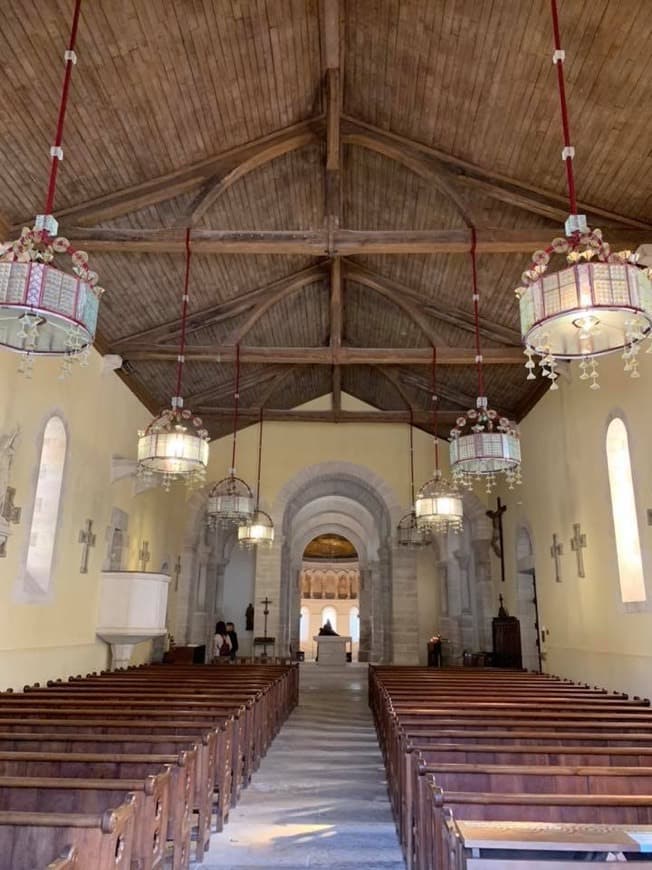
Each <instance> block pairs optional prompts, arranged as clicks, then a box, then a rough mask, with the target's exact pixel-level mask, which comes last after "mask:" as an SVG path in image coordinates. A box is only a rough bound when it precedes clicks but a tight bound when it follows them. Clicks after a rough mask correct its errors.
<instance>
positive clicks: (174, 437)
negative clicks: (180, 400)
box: [138, 408, 209, 486]
mask: <svg viewBox="0 0 652 870" xmlns="http://www.w3.org/2000/svg"><path fill="white" fill-rule="evenodd" d="M208 453H209V444H208V432H207V430H206V429H204V424H203V422H202V420H201V418H200V417H193V415H192V413H191V411H188V410H183V411H182V410H178V409H175V408H167V409H166V410H165V411H163V412H162V413H161V414H159V416H158V417H156V418H155V419H154V420H152V422H151V423H150V424H149V426H148V427H147V429H145V430H144V431H143V432H139V433H138V471H139V474H141V475H142V476H144V477H145V478H147V477H151V476H152V475H160V476H162V478H163V485H164V486H166V485H169V484H170V483H172V481H174V480H188V481H192V482H198V483H199V482H202V481H203V479H204V477H205V474H206V466H207V465H208Z"/></svg>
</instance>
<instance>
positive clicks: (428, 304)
mask: <svg viewBox="0 0 652 870" xmlns="http://www.w3.org/2000/svg"><path fill="white" fill-rule="evenodd" d="M342 266H343V269H344V277H345V278H349V279H350V280H352V281H355V282H357V283H358V284H363V285H365V286H367V287H371V288H377V287H383V288H384V291H385V292H386V293H388V294H393V295H394V296H396V297H401V296H402V297H404V298H406V299H409V300H411V302H413V303H414V305H416V306H419V307H420V308H421V309H422V310H423V312H424V313H426V314H430V315H432V316H433V317H435V318H437V319H438V320H442V321H443V322H444V323H449V324H450V325H451V326H455V327H456V328H457V329H461V330H463V331H464V332H469V333H474V332H475V321H474V318H473V314H471V312H469V311H464V309H462V308H457V307H455V306H452V305H447V306H446V307H443V306H440V305H437V303H436V301H434V300H431V299H428V298H426V297H424V296H423V295H422V294H421V293H419V292H418V291H417V290H414V289H413V288H411V287H407V286H406V285H405V284H401V283H400V282H399V281H395V280H394V279H392V278H386V277H385V276H384V275H380V274H379V273H378V272H374V271H373V270H372V269H367V268H366V267H365V266H361V265H360V264H359V263H355V262H353V261H351V260H347V259H344V260H343V262H342ZM480 335H482V336H483V338H487V339H489V341H496V342H498V343H499V344H508V345H509V344H517V343H518V342H519V341H520V338H521V336H520V333H519V332H518V331H517V330H515V329H510V328H509V327H507V326H503V325H502V324H500V323H496V322H494V321H490V320H489V321H488V320H487V319H486V318H484V317H483V319H482V322H481V325H480Z"/></svg>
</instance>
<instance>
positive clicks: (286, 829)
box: [196, 663, 405, 870]
mask: <svg viewBox="0 0 652 870" xmlns="http://www.w3.org/2000/svg"><path fill="white" fill-rule="evenodd" d="M224 834H225V835H224V836H220V837H215V838H212V840H211V846H210V850H209V851H208V852H207V853H206V857H205V859H204V862H203V863H202V864H199V865H197V868H196V870H217V868H220V870H223V868H226V867H228V868H229V870H240V868H242V870H244V868H247V870H254V868H266V870H272V868H274V867H280V868H283V870H298V868H300V867H301V868H305V867H331V868H337V870H372V868H379V870H402V868H404V866H405V865H404V862H403V857H402V854H401V849H400V846H399V843H398V838H397V835H396V829H395V825H394V822H393V820H392V814H391V810H390V805H389V800H388V796H387V786H386V782H385V776H384V770H383V765H382V758H381V755H380V750H379V747H378V742H377V739H376V734H375V731H374V726H373V720H372V717H371V712H370V710H369V707H368V703H367V667H366V666H365V665H349V666H348V667H347V668H346V670H342V669H339V670H336V671H334V670H331V669H320V668H319V666H318V665H315V664H312V663H307V664H304V665H301V676H300V694H299V704H298V706H297V707H295V709H294V711H293V712H292V714H291V715H290V717H289V719H288V720H287V722H286V723H285V725H284V726H283V728H282V729H281V732H280V733H279V735H278V736H277V737H276V739H275V740H274V743H273V744H272V746H271V748H270V750H269V751H268V753H267V755H266V757H265V758H264V759H263V761H262V763H261V766H260V769H259V770H258V771H257V773H256V774H255V775H254V778H253V780H252V782H251V785H250V786H249V788H248V789H247V790H246V792H244V793H243V796H242V800H241V802H240V803H239V804H238V806H237V807H236V809H235V810H233V811H232V812H231V814H230V818H229V824H228V826H227V828H225V831H224Z"/></svg>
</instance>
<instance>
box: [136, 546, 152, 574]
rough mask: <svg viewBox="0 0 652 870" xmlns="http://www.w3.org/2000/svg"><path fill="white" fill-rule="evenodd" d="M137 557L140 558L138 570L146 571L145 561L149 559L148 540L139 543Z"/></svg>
mask: <svg viewBox="0 0 652 870" xmlns="http://www.w3.org/2000/svg"><path fill="white" fill-rule="evenodd" d="M138 559H139V560H140V570H141V571H147V563H148V562H149V560H150V559H151V554H150V552H149V541H143V543H142V544H141V545H140V550H139V551H138Z"/></svg>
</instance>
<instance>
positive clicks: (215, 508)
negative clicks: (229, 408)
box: [206, 344, 255, 529]
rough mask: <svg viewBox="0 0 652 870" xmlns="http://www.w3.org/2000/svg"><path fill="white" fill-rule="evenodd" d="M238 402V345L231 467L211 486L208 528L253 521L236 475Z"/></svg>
mask: <svg viewBox="0 0 652 870" xmlns="http://www.w3.org/2000/svg"><path fill="white" fill-rule="evenodd" d="M239 403H240V345H239V344H238V345H236V354H235V391H234V393H233V449H232V453H231V468H230V469H229V473H228V474H227V476H226V477H224V478H223V479H222V480H219V481H218V482H217V483H216V484H214V485H213V486H212V487H211V489H210V492H209V493H208V505H207V509H206V519H207V522H208V525H209V527H210V528H213V529H215V528H218V527H219V526H232V525H237V526H240V525H243V524H244V523H247V522H248V521H249V520H250V519H252V517H253V515H254V511H255V502H254V496H253V493H252V491H251V487H250V486H249V485H248V484H247V483H245V481H244V480H242V478H240V477H237V476H236V468H235V460H236V448H237V438H238V408H239Z"/></svg>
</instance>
